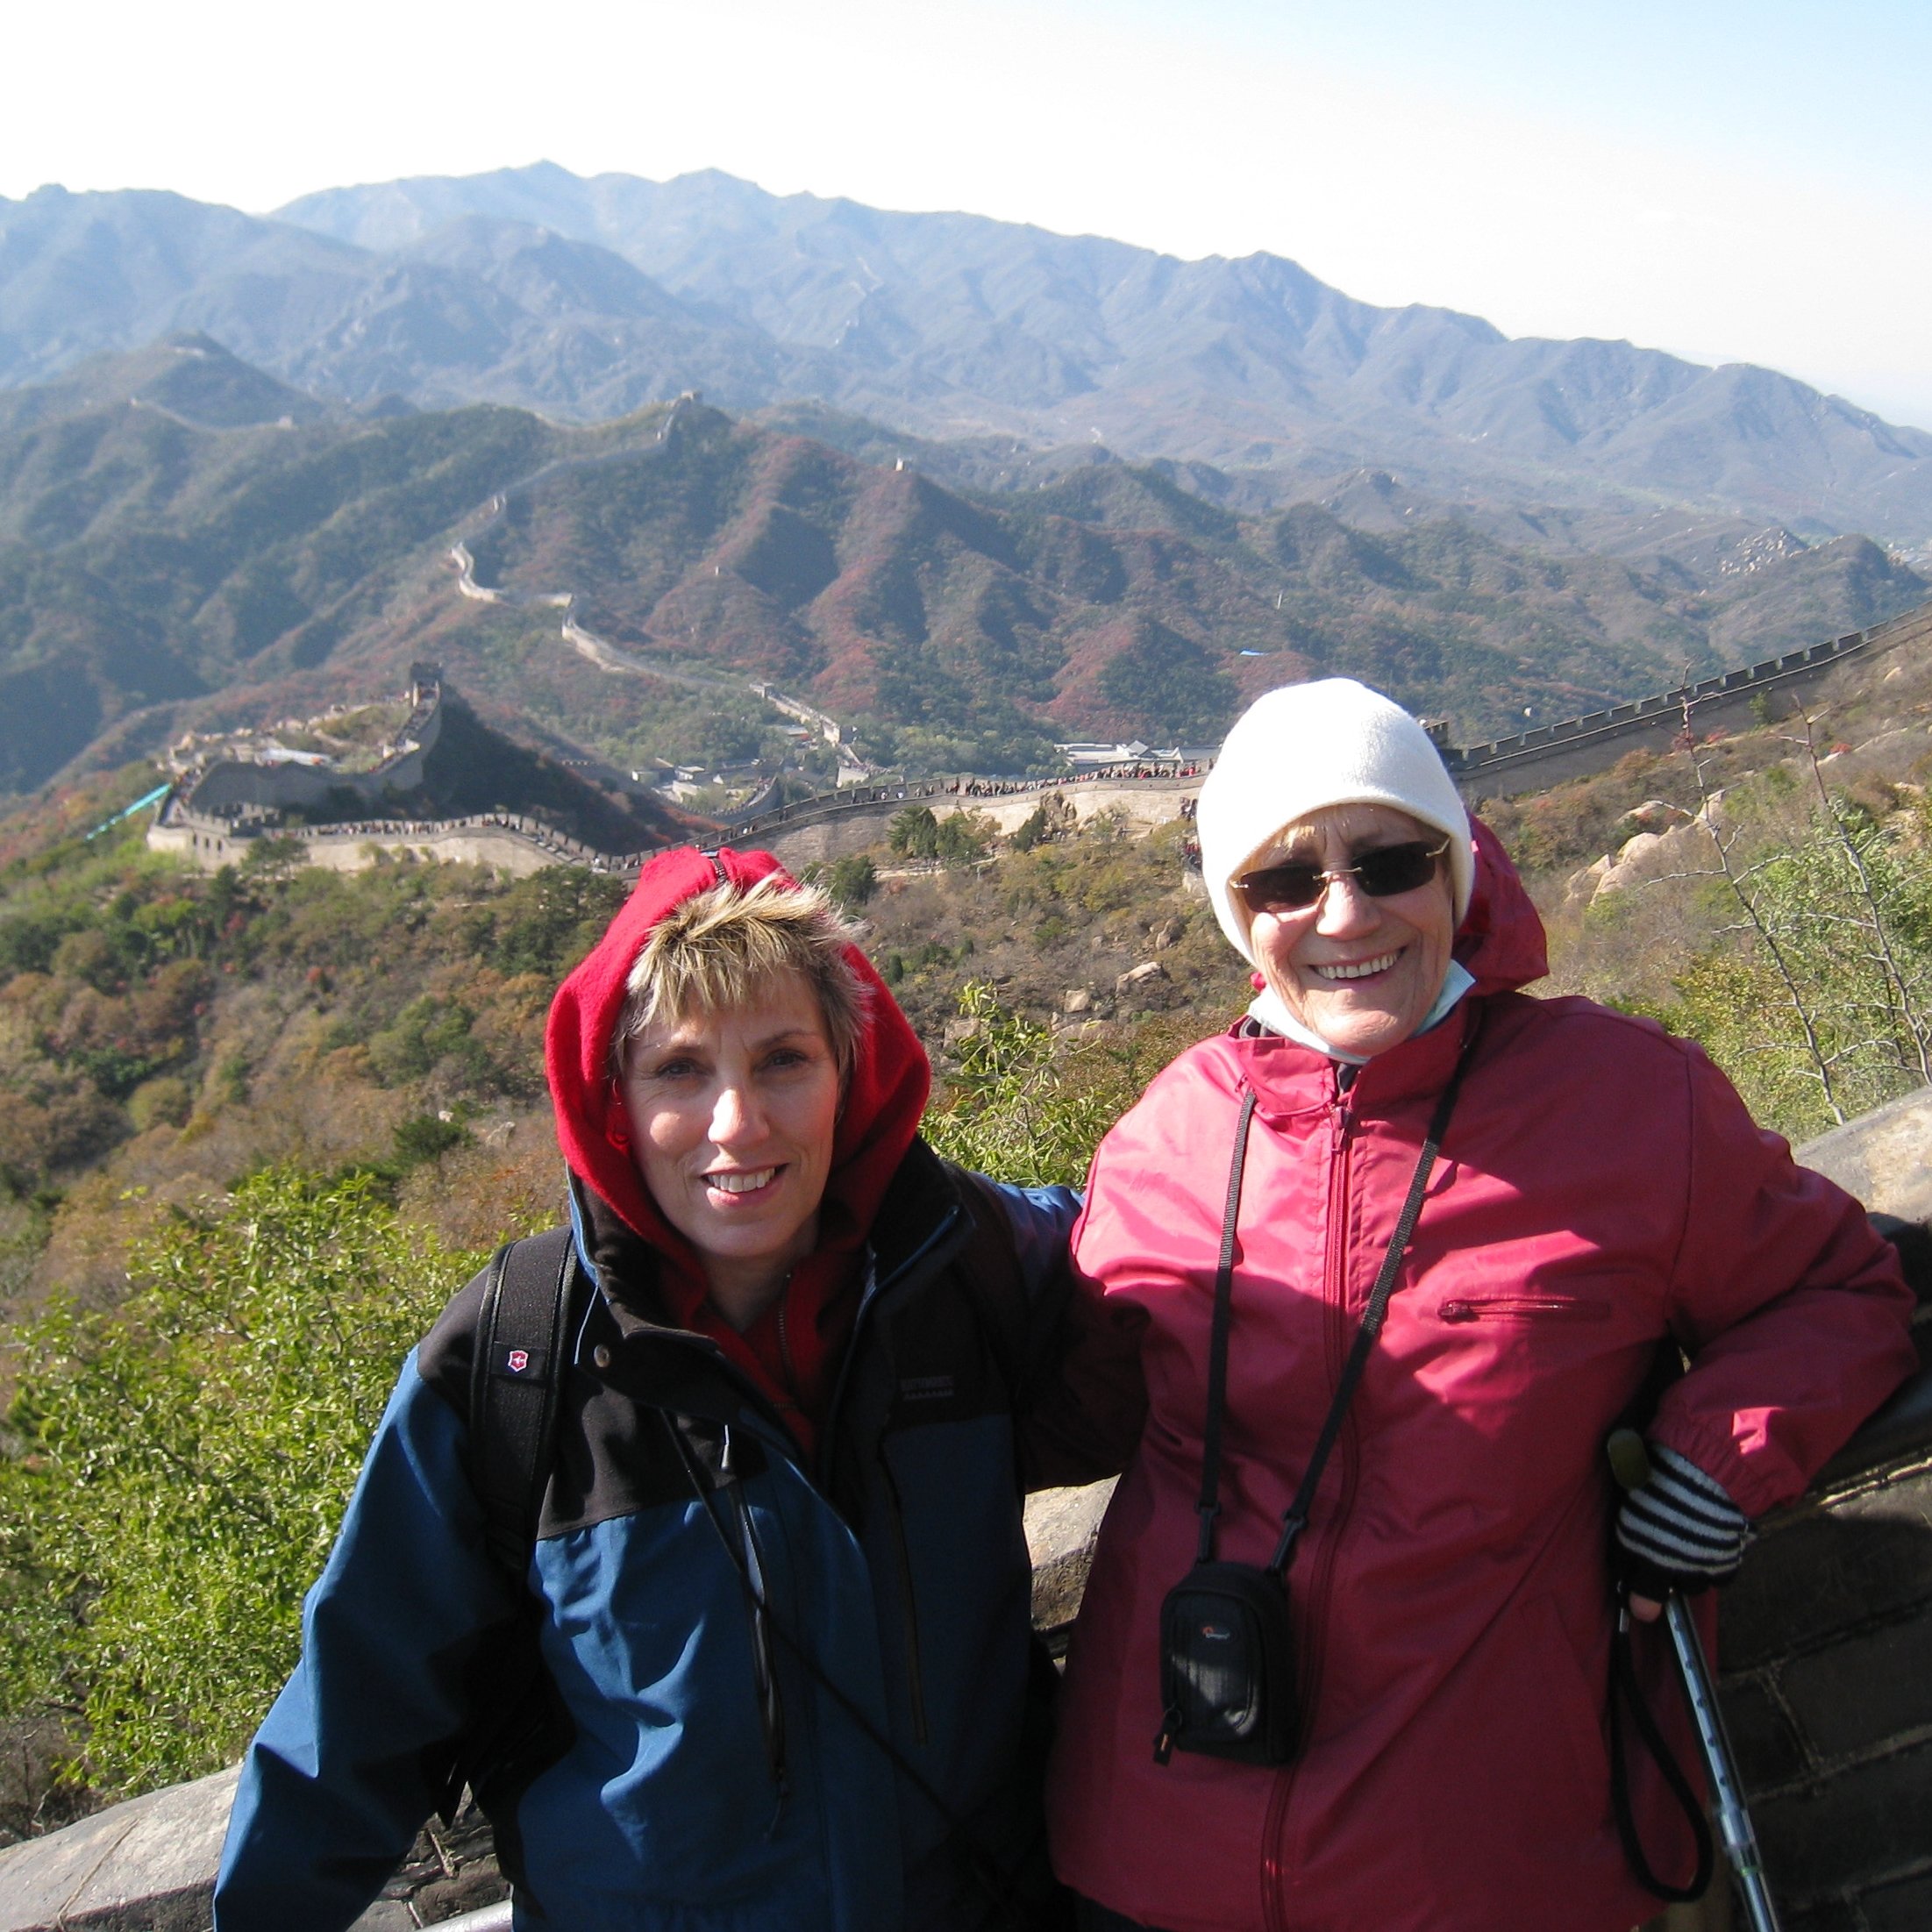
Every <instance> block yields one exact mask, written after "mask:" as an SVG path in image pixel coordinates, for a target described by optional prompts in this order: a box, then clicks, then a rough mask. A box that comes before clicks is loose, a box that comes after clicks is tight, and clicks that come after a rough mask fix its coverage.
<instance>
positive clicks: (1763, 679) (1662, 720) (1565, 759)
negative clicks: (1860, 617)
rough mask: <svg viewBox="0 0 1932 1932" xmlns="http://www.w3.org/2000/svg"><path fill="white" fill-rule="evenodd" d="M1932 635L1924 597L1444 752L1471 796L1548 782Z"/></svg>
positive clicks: (1753, 712) (1775, 713)
mask: <svg viewBox="0 0 1932 1932" xmlns="http://www.w3.org/2000/svg"><path fill="white" fill-rule="evenodd" d="M1928 643H1932V606H1922V607H1921V608H1920V609H1919V610H1912V611H1907V613H1906V614H1905V616H1903V617H1894V618H1893V620H1892V621H1891V622H1890V623H1889V624H1876V625H1874V626H1873V627H1872V628H1871V630H1869V631H1851V632H1850V633H1849V634H1848V635H1846V636H1844V637H1842V638H1833V639H1831V640H1829V641H1828V642H1826V643H1823V644H1816V645H1812V646H1810V648H1809V649H1807V650H1804V651H1793V652H1786V654H1785V655H1784V656H1783V657H1779V658H1769V659H1765V660H1764V662H1763V663H1761V664H1753V665H1750V666H1747V667H1744V668H1743V669H1742V670H1737V671H1729V672H1726V673H1725V674H1723V675H1722V676H1721V677H1715V678H1706V679H1705V680H1703V681H1702V682H1700V683H1698V684H1693V685H1687V686H1686V687H1685V688H1683V689H1681V690H1678V691H1666V692H1662V693H1659V694H1658V695H1656V696H1654V697H1647V698H1641V699H1638V700H1637V701H1636V702H1633V703H1629V704H1619V705H1615V706H1613V707H1612V708H1611V709H1608V710H1604V711H1593V712H1589V713H1586V715H1585V716H1582V717H1576V718H1566V719H1565V720H1563V721H1562V722H1561V723H1559V724H1546V725H1543V726H1541V727H1539V728H1538V729H1537V730H1536V731H1524V732H1522V733H1521V734H1519V735H1518V736H1516V737H1515V738H1498V739H1495V740H1493V741H1492V742H1491V743H1489V744H1486V745H1465V746H1463V747H1462V748H1461V749H1459V750H1458V749H1453V748H1452V749H1451V750H1449V751H1448V752H1446V753H1445V757H1446V759H1447V761H1448V764H1449V768H1450V770H1451V774H1453V775H1454V777H1455V780H1456V782H1457V784H1458V787H1459V788H1461V790H1462V792H1463V794H1464V795H1465V797H1467V798H1470V799H1472V800H1479V799H1482V798H1493V797H1500V796H1507V795H1511V794H1515V793H1519V792H1525V791H1541V790H1543V789H1544V788H1546V787H1548V786H1551V785H1559V784H1562V783H1563V782H1564V781H1566V780H1569V779H1572V778H1587V777H1589V776H1590V775H1591V774H1593V773H1596V772H1600V771H1604V770H1606V769H1608V766H1612V765H1614V764H1615V762H1616V761H1617V759H1620V758H1622V757H1624V756H1625V755H1626V754H1628V753H1629V752H1635V751H1648V752H1664V751H1668V750H1669V749H1670V748H1671V747H1672V745H1674V744H1676V743H1677V742H1678V740H1679V737H1680V735H1681V734H1682V732H1683V731H1684V729H1685V711H1686V706H1688V708H1689V713H1690V725H1691V728H1692V729H1693V731H1697V732H1699V733H1703V732H1707V731H1715V730H1717V729H1720V728H1722V729H1724V730H1727V731H1729V730H1739V729H1743V728H1745V727H1747V726H1750V725H1752V724H1757V723H1758V722H1759V720H1760V718H1761V717H1762V716H1771V717H1786V716H1790V715H1791V713H1792V712H1793V710H1794V709H1796V708H1797V707H1798V705H1799V704H1800V703H1801V702H1804V700H1805V699H1807V697H1808V696H1810V695H1811V694H1812V693H1813V692H1814V691H1815V690H1816V689H1817V688H1819V687H1820V686H1821V685H1823V684H1825V683H1826V681H1828V679H1829V677H1830V676H1831V674H1832V673H1834V672H1836V670H1838V669H1839V667H1841V666H1843V664H1845V663H1846V662H1847V661H1848V660H1853V661H1858V662H1865V661H1869V660H1870V659H1872V658H1874V657H1878V656H1880V655H1882V654H1883V653H1885V652H1888V651H1893V650H1897V649H1899V648H1900V646H1922V645H1927V644H1928Z"/></svg>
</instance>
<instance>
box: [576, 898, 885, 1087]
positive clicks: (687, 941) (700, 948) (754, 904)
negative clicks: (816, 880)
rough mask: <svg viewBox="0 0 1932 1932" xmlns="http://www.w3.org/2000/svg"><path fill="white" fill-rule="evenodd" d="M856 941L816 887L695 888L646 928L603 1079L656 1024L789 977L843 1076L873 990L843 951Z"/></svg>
mask: <svg viewBox="0 0 1932 1932" xmlns="http://www.w3.org/2000/svg"><path fill="white" fill-rule="evenodd" d="M855 937H856V936H855V934H854V932H853V929H852V926H851V925H850V924H849V923H847V922H846V920H845V918H844V917H843V916H841V915H840V913H839V910H838V907H837V906H835V905H834V904H833V903H832V902H831V898H830V897H829V896H828V895H826V893H825V892H824V891H823V888H820V887H817V886H797V885H794V884H792V883H791V882H790V881H789V880H785V879H782V878H780V877H778V876H776V875H772V876H767V877H766V878H763V879H759V880H755V881H754V882H753V883H752V884H751V885H749V886H743V885H740V884H738V881H737V880H731V879H725V880H720V881H719V882H718V883H717V884H716V885H715V886H712V887H709V888H708V889H707V890H705V891H703V892H701V893H697V894H695V895H693V896H692V897H690V898H688V899H687V900H685V901H684V902H682V903H681V904H680V905H677V906H674V907H673V908H672V909H671V910H670V911H669V912H668V913H667V914H666V915H665V916H664V917H663V918H662V919H660V920H659V922H658V923H657V924H656V925H655V926H654V927H652V931H651V937H649V938H648V939H646V940H645V943H644V947H643V950H642V951H641V952H639V953H638V957H637V959H636V960H635V961H634V962H633V963H632V965H631V972H630V975H629V977H628V979H627V980H626V981H625V987H624V1005H623V1007H622V1009H620V1010H619V1012H618V1014H617V1028H616V1030H615V1031H614V1032H613V1033H612V1035H611V1039H610V1074H611V1078H612V1079H613V1080H616V1079H620V1078H621V1077H622V1075H623V1073H624V1052H625V1049H626V1048H627V1047H628V1046H629V1045H630V1043H631V1041H632V1040H634V1039H636V1038H637V1037H638V1036H639V1035H640V1034H642V1033H643V1032H644V1031H645V1029H646V1028H647V1027H650V1026H651V1025H652V1024H653V1023H656V1022H657V1021H658V1020H659V1019H667V1020H671V1021H678V1020H682V1019H688V1018H691V1017H693V1016H695V1015H698V1014H713V1013H718V1012H723V1011H724V1010H726V1009H730V1008H732V1007H742V1006H748V1005H751V1004H752V1003H753V1002H756V1001H757V999H758V998H759V995H761V994H763V993H764V992H765V991H766V989H767V988H768V987H770V986H771V984H772V982H773V981H774V980H776V979H778V978H780V977H781V976H782V975H783V974H785V973H797V974H798V975H799V977H800V978H801V979H802V980H804V981H805V983H806V984H807V985H808V986H809V987H810V988H811V989H812V992H813V995H815V996H816V999H817V1002H818V1009H819V1013H820V1016H822V1017H823V1020H824V1023H825V1038H826V1040H827V1042H828V1044H830V1045H831V1050H832V1056H833V1058H834V1059H836V1060H837V1061H838V1073H839V1077H840V1079H841V1080H845V1079H848V1078H850V1076H851V1073H852V1061H853V1059H854V1058H855V1057H856V1056H857V1054H858V1052H859V1037H860V1036H861V1035H862V1034H863V1032H864V1031H865V1027H866V1005H867V1002H868V999H869V997H870V991H871V989H870V988H869V987H867V986H866V983H865V981H864V980H861V979H860V978H859V974H858V973H857V972H856V971H855V970H854V968H853V966H852V961H851V960H850V959H848V958H847V957H846V949H847V948H848V947H849V946H851V945H853V944H854V943H855Z"/></svg>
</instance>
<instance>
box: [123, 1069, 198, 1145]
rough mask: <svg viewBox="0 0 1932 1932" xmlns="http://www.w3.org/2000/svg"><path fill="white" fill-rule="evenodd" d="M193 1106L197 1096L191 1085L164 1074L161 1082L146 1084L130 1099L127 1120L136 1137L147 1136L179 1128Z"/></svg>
mask: <svg viewBox="0 0 1932 1932" xmlns="http://www.w3.org/2000/svg"><path fill="white" fill-rule="evenodd" d="M194 1103H195V1096H194V1093H193V1091H192V1089H191V1088H190V1087H189V1084H188V1082H187V1081H186V1080H182V1079H180V1078H179V1077H178V1076H177V1075H175V1074H173V1073H164V1074H162V1075H161V1077H160V1079H159V1080H143V1081H142V1082H141V1084H140V1085H139V1087H136V1088H135V1089H134V1091H133V1093H132V1094H130V1095H129V1097H128V1102H127V1112H128V1117H129V1118H130V1119H131V1120H132V1122H133V1123H134V1129H135V1131H136V1132H137V1133H142V1134H145V1133H146V1131H147V1130H148V1129H149V1128H150V1127H179V1126H180V1125H181V1124H182V1122H183V1121H185V1120H186V1119H187V1118H188V1116H189V1111H190V1109H192V1108H193V1106H194Z"/></svg>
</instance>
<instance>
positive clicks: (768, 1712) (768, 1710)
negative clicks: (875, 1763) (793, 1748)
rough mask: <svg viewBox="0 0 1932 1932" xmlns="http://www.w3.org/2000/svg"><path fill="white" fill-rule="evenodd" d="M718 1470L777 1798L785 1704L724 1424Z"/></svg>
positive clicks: (754, 1540) (782, 1782)
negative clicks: (734, 1539)
mask: <svg viewBox="0 0 1932 1932" xmlns="http://www.w3.org/2000/svg"><path fill="white" fill-rule="evenodd" d="M718 1468H719V1472H720V1473H721V1474H722V1475H723V1476H724V1486H725V1489H726V1492H727V1493H728V1494H729V1495H730V1496H731V1508H732V1512H733V1514H734V1515H735V1516H736V1518H737V1521H738V1547H739V1548H740V1550H741V1551H743V1552H744V1556H745V1577H746V1579H747V1580H748V1581H749V1582H750V1584H751V1586H752V1587H751V1592H750V1595H751V1620H752V1675H753V1678H754V1679H755V1680H756V1683H757V1686H758V1712H759V1722H760V1723H761V1724H762V1725H763V1727H764V1731H765V1757H766V1763H767V1764H769V1765H770V1766H771V1772H772V1782H773V1783H774V1785H776V1786H778V1800H779V1802H780V1804H781V1805H782V1804H783V1803H784V1801H785V1798H786V1794H787V1789H788V1786H787V1780H786V1772H785V1706H784V1701H783V1700H782V1698H781V1695H780V1693H779V1687H778V1670H777V1667H776V1665H774V1661H773V1658H772V1636H771V1629H770V1624H769V1620H768V1617H767V1615H766V1608H765V1565H764V1564H763V1563H762V1562H761V1561H760V1560H759V1549H758V1532H757V1530H756V1529H755V1528H754V1527H753V1525H752V1508H751V1505H750V1504H749V1503H748V1502H747V1501H745V1485H744V1484H743V1483H742V1482H740V1481H739V1480H738V1471H737V1469H736V1468H735V1467H734V1465H733V1458H732V1455H731V1429H730V1426H729V1425H727V1426H726V1428H725V1430H724V1446H723V1448H722V1449H721V1450H720V1451H719V1455H718Z"/></svg>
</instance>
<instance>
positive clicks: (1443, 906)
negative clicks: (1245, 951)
mask: <svg viewBox="0 0 1932 1932" xmlns="http://www.w3.org/2000/svg"><path fill="white" fill-rule="evenodd" d="M1418 839H1421V840H1426V841H1427V842H1428V843H1429V844H1430V845H1439V844H1440V843H1442V834H1441V833H1440V832H1438V831H1435V830H1433V828H1431V827H1429V826H1427V825H1424V824H1422V823H1420V822H1419V821H1417V820H1415V819H1414V818H1411V817H1410V816H1408V813H1407V812H1402V811H1397V810H1396V809H1394V807H1393V806H1388V805H1331V806H1330V807H1328V808H1326V809H1324V810H1322V811H1319V812H1316V813H1315V814H1313V815H1312V816H1310V818H1309V819H1308V823H1307V825H1306V827H1304V828H1301V829H1300V830H1298V831H1297V833H1296V835H1295V836H1294V838H1293V839H1292V840H1287V841H1284V842H1283V843H1281V844H1280V845H1276V846H1274V847H1273V848H1271V849H1270V850H1268V851H1266V852H1262V853H1261V854H1259V855H1258V857H1257V858H1256V859H1254V860H1253V861H1252V862H1251V864H1250V865H1248V866H1245V867H1244V873H1253V872H1258V871H1260V870H1262V869H1263V868H1264V867H1265V866H1270V865H1280V864H1282V863H1284V862H1286V861H1287V860H1290V859H1294V860H1302V861H1306V862H1308V863H1309V864H1312V865H1314V866H1318V867H1320V868H1321V869H1322V870H1323V871H1328V872H1339V871H1340V869H1341V868H1342V867H1343V866H1351V865H1353V864H1354V863H1355V861H1356V860H1357V859H1359V858H1360V857H1361V855H1362V854H1363V853H1364V852H1368V851H1370V850H1372V849H1373V848H1374V847H1376V846H1379V845H1405V844H1408V843H1409V842H1411V841H1414V840H1418ZM1249 930H1250V933H1251V938H1252V940H1253V944H1254V952H1255V959H1256V961H1257V963H1258V965H1259V966H1260V968H1261V973H1262V977H1263V978H1264V979H1265V980H1266V981H1267V983H1268V985H1269V986H1270V987H1273V989H1274V991H1275V993H1276V994H1277V995H1279V996H1280V1000H1281V1003H1282V1004H1283V1005H1284V1006H1286V1007H1287V1009H1288V1011H1289V1012H1290V1013H1292V1014H1294V1016H1295V1018H1296V1019H1298V1020H1299V1021H1301V1023H1302V1025H1303V1026H1305V1027H1308V1029H1309V1030H1311V1031H1313V1032H1315V1033H1318V1034H1319V1035H1320V1036H1321V1037H1322V1038H1323V1039H1324V1040H1326V1041H1327V1042H1328V1043H1329V1044H1330V1046H1334V1047H1339V1048H1340V1049H1341V1050H1342V1051H1343V1052H1345V1053H1358V1054H1361V1055H1363V1056H1364V1057H1371V1056H1372V1055H1374V1054H1377V1053H1383V1052H1387V1050H1388V1049H1389V1048H1390V1047H1392V1046H1395V1045H1399V1044H1401V1042H1402V1041H1403V1040H1406V1039H1407V1038H1408V1037H1409V1035H1410V1034H1412V1033H1413V1032H1415V1030H1416V1028H1417V1027H1419V1026H1420V1025H1421V1024H1422V1022H1423V1021H1424V1020H1425V1019H1427V1018H1428V1016H1429V1008H1430V1007H1431V1006H1433V1005H1434V1004H1435V1003H1436V995H1437V993H1439V992H1440V991H1441V990H1442V984H1443V980H1444V975H1445V974H1446V973H1448V971H1449V961H1450V947H1451V944H1452V943H1453V941H1454V939H1455V937H1456V915H1455V902H1454V900H1453V898H1452V896H1451V886H1450V873H1449V866H1448V861H1447V859H1446V858H1445V859H1443V860H1440V861H1438V862H1437V866H1436V869H1435V872H1434V873H1433V874H1432V875H1431V876H1430V877H1429V879H1427V880H1424V881H1423V883H1422V884H1421V885H1420V886H1417V887H1416V888H1415V889H1414V890H1413V891H1410V892H1404V893H1398V894H1396V895H1394V896H1393V897H1390V898H1386V899H1372V898H1371V897H1369V895H1367V894H1366V893H1365V892H1364V891H1363V890H1362V888H1361V882H1360V880H1358V879H1356V878H1355V877H1354V876H1353V875H1352V874H1348V873H1344V874H1343V875H1342V876H1341V877H1339V878H1337V879H1333V880H1330V881H1329V882H1328V884H1327V886H1326V888H1325V889H1324V890H1323V892H1322V895H1321V897H1320V898H1319V899H1317V900H1316V901H1315V903H1314V904H1313V905H1311V906H1306V907H1303V908H1301V909H1299V910H1281V911H1276V912H1257V913H1255V914H1254V916H1253V918H1252V922H1251V926H1250V929H1249Z"/></svg>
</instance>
